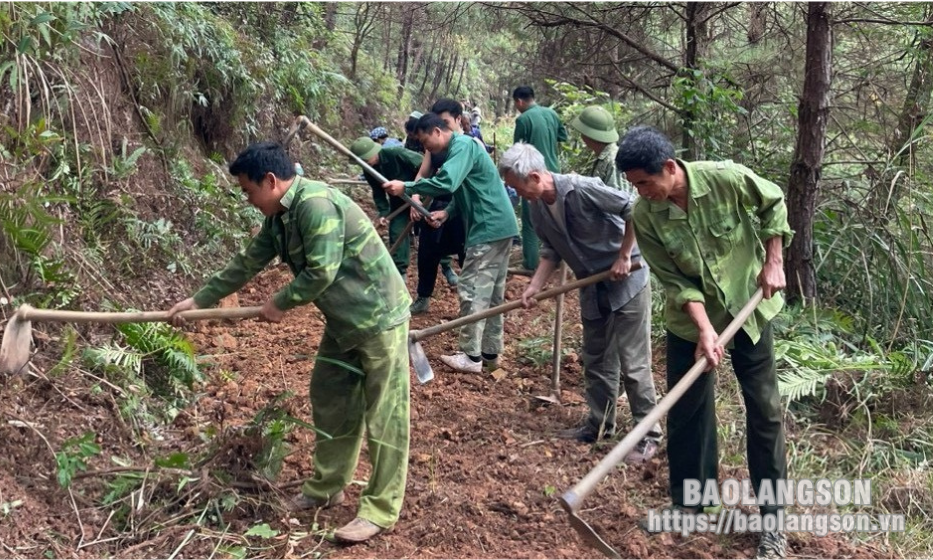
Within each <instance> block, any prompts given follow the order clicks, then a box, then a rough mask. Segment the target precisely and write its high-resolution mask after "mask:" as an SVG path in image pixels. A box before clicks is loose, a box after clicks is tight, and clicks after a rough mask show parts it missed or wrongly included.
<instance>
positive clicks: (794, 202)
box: [786, 2, 832, 302]
mask: <svg viewBox="0 0 933 560" xmlns="http://www.w3.org/2000/svg"><path fill="white" fill-rule="evenodd" d="M807 9H808V13H807V57H806V66H805V77H804V82H803V93H802V94H801V96H800V104H799V106H798V115H799V118H798V128H797V145H796V147H795V148H794V159H793V161H792V163H791V166H790V182H789V184H788V187H787V210H788V221H789V223H790V227H791V229H793V230H794V232H795V234H794V240H793V242H792V243H791V246H790V250H789V251H788V254H787V259H786V270H787V291H786V294H787V299H788V301H789V302H797V301H800V300H801V298H803V299H804V300H810V299H812V298H815V297H816V269H815V267H814V262H813V214H814V212H815V209H816V195H817V192H818V189H819V183H820V174H821V172H822V165H823V155H824V152H825V150H826V124H827V121H828V119H829V101H830V86H831V80H832V29H831V24H830V21H829V3H828V2H811V3H809V4H808V6H807Z"/></svg>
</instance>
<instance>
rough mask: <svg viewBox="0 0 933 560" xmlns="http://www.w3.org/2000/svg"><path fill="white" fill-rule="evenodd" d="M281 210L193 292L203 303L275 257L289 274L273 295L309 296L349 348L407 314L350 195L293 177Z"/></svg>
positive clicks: (292, 299)
mask: <svg viewBox="0 0 933 560" xmlns="http://www.w3.org/2000/svg"><path fill="white" fill-rule="evenodd" d="M281 202H282V205H283V206H285V208H286V210H285V211H284V212H281V213H279V214H276V215H275V216H272V217H267V218H266V219H265V221H264V222H263V225H262V229H261V230H260V231H259V233H258V234H256V236H255V237H253V239H251V240H250V241H249V243H247V245H246V247H245V248H244V249H243V250H241V251H240V252H239V253H237V255H236V256H234V257H233V258H232V259H231V260H230V262H229V263H227V266H226V267H225V268H224V269H223V270H221V271H220V272H218V273H216V274H214V276H212V277H211V279H210V280H209V281H208V282H207V284H205V286H204V287H203V288H201V290H200V291H198V292H197V293H196V294H195V295H194V300H195V302H196V303H197V304H198V306H199V307H210V306H212V305H214V304H216V303H217V302H218V301H219V300H220V299H221V298H223V297H224V296H227V295H229V294H231V293H233V292H235V291H237V290H239V289H240V288H242V287H243V286H244V285H245V284H246V283H247V282H248V281H249V280H250V279H251V278H252V277H253V276H255V275H256V274H257V273H258V272H259V271H260V270H262V269H263V268H264V267H265V266H266V265H267V264H269V262H270V261H272V259H274V258H275V257H279V258H280V259H282V262H284V263H285V264H287V265H288V267H289V268H290V269H291V271H292V273H293V274H294V275H295V278H294V279H293V280H292V281H291V283H290V284H288V285H287V286H285V287H284V288H282V289H281V290H279V292H278V293H276V294H275V296H274V297H273V300H274V302H275V305H276V306H277V307H278V308H279V309H282V310H287V309H291V308H293V307H296V306H298V305H303V304H306V303H311V302H314V304H315V305H316V306H317V308H318V309H320V310H321V312H322V313H323V314H324V317H325V319H326V323H327V325H326V332H327V334H329V335H330V336H331V337H333V338H334V339H335V340H336V341H337V344H338V345H339V346H340V347H341V348H342V349H344V350H349V349H351V348H353V347H354V346H356V345H357V344H359V343H360V342H362V341H363V340H366V339H367V338H369V337H371V336H373V335H374V334H376V333H379V332H382V331H384V330H386V329H388V328H391V327H394V326H397V325H399V324H401V323H403V322H405V321H406V320H407V319H408V318H409V313H408V306H409V305H410V304H411V297H410V296H409V295H408V289H407V287H406V286H405V282H404V281H403V280H402V277H401V275H399V273H398V271H397V270H396V269H395V265H394V264H393V263H392V258H391V257H390V256H389V251H388V250H387V249H386V247H385V245H384V244H383V243H382V240H381V239H379V235H378V234H377V233H376V230H375V228H373V225H372V223H371V222H370V220H369V218H368V217H367V216H366V214H364V213H363V211H362V210H361V209H360V207H359V206H357V205H356V203H355V202H353V201H352V200H350V198H348V197H347V196H346V195H344V194H342V193H341V192H340V191H338V190H337V189H333V188H330V187H329V186H327V184H325V183H322V182H320V181H310V180H308V179H304V178H300V177H296V178H295V181H294V182H293V183H292V186H291V187H290V188H289V190H288V192H286V193H285V196H284V197H283V198H282V201H281Z"/></svg>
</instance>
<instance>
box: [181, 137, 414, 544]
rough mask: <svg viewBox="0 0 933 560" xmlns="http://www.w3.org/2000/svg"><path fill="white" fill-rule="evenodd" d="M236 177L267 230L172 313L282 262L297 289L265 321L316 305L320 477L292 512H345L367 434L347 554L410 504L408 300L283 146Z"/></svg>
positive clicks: (270, 304) (264, 151)
mask: <svg viewBox="0 0 933 560" xmlns="http://www.w3.org/2000/svg"><path fill="white" fill-rule="evenodd" d="M230 173H231V174H232V175H234V176H236V177H237V180H238V181H239V183H240V186H241V188H242V189H243V193H244V194H245V195H246V199H247V201H248V202H249V203H250V204H252V205H253V206H255V207H256V208H258V209H259V211H260V212H262V214H263V215H264V216H265V220H264V221H263V225H262V229H260V231H259V233H258V234H256V236H255V237H253V239H252V240H250V241H249V243H247V245H246V247H245V248H244V249H242V250H241V251H240V252H239V253H238V254H237V255H236V256H234V257H233V258H232V259H231V260H230V262H229V263H228V264H227V266H226V267H225V268H224V269H223V270H221V271H220V272H218V273H216V274H214V275H213V276H212V277H211V278H210V280H208V282H207V284H205V285H204V287H203V288H201V289H200V290H199V291H198V292H197V293H195V294H194V296H193V297H190V298H188V299H186V300H184V301H181V302H179V303H177V304H176V305H175V306H174V307H172V309H171V310H170V313H171V315H172V316H174V315H175V314H176V313H178V312H180V311H186V310H189V309H197V308H202V307H209V306H212V305H215V304H216V303H217V302H218V301H219V300H220V299H221V298H223V297H224V296H226V295H228V294H231V293H233V292H236V291H237V290H239V289H240V288H241V287H243V286H244V285H245V284H246V283H247V282H248V281H249V280H250V279H251V278H252V277H253V276H255V275H256V274H257V273H258V272H259V271H261V270H262V269H263V268H264V267H265V266H266V265H267V264H268V263H270V262H271V261H272V260H273V259H274V258H275V257H279V258H280V259H281V260H282V262H284V263H285V264H287V265H288V267H289V268H290V269H291V271H292V273H293V274H294V275H295V278H294V279H293V280H292V281H291V283H289V284H288V285H287V286H285V287H283V288H282V289H281V290H279V291H278V292H277V293H276V294H275V295H274V296H272V298H270V299H269V300H268V301H266V303H265V304H264V305H263V306H262V311H261V313H260V318H261V319H263V320H266V321H272V322H278V321H280V320H281V319H282V317H283V315H284V314H285V312H286V311H288V310H289V309H292V308H293V307H296V306H299V305H304V304H307V303H312V302H313V303H314V304H315V305H316V306H317V308H318V309H320V310H321V312H322V313H323V314H324V318H325V322H326V326H325V329H324V335H323V337H322V338H321V343H320V346H319V348H318V355H317V359H316V360H315V364H314V372H313V373H312V376H311V389H310V396H311V411H312V416H313V419H314V424H315V428H316V430H317V431H318V436H317V438H316V440H317V441H316V443H315V448H314V475H313V476H312V477H311V478H310V479H309V480H307V481H305V483H304V486H303V487H302V489H301V494H299V495H298V496H296V497H295V498H293V499H292V500H291V502H290V504H289V506H290V507H291V508H292V509H295V510H298V509H311V508H322V507H328V506H332V505H336V504H339V503H341V502H342V501H343V500H344V492H343V489H344V488H345V487H346V486H347V485H348V484H349V483H350V482H351V480H353V474H354V471H355V470H356V464H357V461H358V459H359V454H360V446H361V444H362V438H363V429H364V427H365V429H366V434H367V442H368V448H369V457H370V462H371V463H372V474H371V475H370V477H369V483H368V484H367V485H366V488H365V489H364V490H363V492H362V495H361V497H360V505H359V511H358V514H357V517H356V519H354V520H353V521H351V522H350V523H348V524H347V525H345V526H344V527H342V528H340V529H339V530H337V532H336V533H335V537H336V538H337V539H338V540H339V541H342V542H348V543H355V542H363V541H365V540H367V539H369V538H371V537H373V536H375V535H377V534H379V533H380V532H382V531H384V530H385V529H387V528H389V527H391V526H392V525H394V524H395V522H396V521H397V520H398V516H399V511H400V509H401V507H402V500H403V498H404V496H405V480H406V477H407V475H408V447H409V380H408V376H409V371H408V346H407V340H408V319H409V314H408V306H409V304H410V303H411V298H410V297H409V296H408V290H407V289H406V287H405V283H404V281H403V280H402V277H401V276H400V275H399V273H398V271H396V270H395V267H394V266H393V265H392V259H391V258H390V257H389V252H388V251H387V250H386V247H385V245H384V244H383V243H382V241H381V240H380V239H379V235H378V234H377V233H376V230H375V229H374V228H373V225H372V223H371V222H370V220H369V218H368V217H367V216H366V214H364V213H363V211H362V210H361V209H360V207H359V206H357V205H356V204H355V203H354V202H353V201H352V200H350V199H349V198H348V197H347V196H345V195H343V194H342V193H341V192H340V191H338V190H336V189H332V188H330V187H328V186H327V185H326V184H325V183H321V182H318V181H310V180H308V179H305V178H303V177H296V176H295V171H294V166H293V164H292V162H291V160H290V159H289V157H288V155H287V154H286V153H285V151H284V150H283V149H282V147H281V146H279V145H278V144H275V143H272V142H263V143H259V144H253V145H251V146H249V147H248V148H247V149H246V150H244V151H243V152H242V153H241V154H240V155H239V156H238V157H237V159H236V161H234V162H233V163H232V164H231V165H230ZM174 322H175V323H176V324H177V323H180V322H183V321H182V320H181V318H180V317H175V321H174Z"/></svg>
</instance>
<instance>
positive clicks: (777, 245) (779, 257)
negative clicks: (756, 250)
mask: <svg viewBox="0 0 933 560" xmlns="http://www.w3.org/2000/svg"><path fill="white" fill-rule="evenodd" d="M764 245H765V264H770V265H775V266H784V246H783V238H782V237H781V236H780V235H775V236H774V237H771V238H769V239H766V240H765V243H764Z"/></svg>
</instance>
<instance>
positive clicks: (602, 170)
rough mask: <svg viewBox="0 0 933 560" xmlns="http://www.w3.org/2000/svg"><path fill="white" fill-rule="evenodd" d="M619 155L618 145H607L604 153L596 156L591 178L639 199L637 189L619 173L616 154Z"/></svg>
mask: <svg viewBox="0 0 933 560" xmlns="http://www.w3.org/2000/svg"><path fill="white" fill-rule="evenodd" d="M618 153H619V146H618V145H617V144H606V147H605V148H603V151H602V152H600V153H599V155H597V156H596V161H595V162H593V169H592V170H591V171H590V176H592V177H597V178H599V179H601V180H602V182H603V183H604V184H605V185H606V186H607V187H612V188H614V189H616V190H620V191H624V192H625V193H626V194H628V195H630V196H632V197H638V193H637V192H636V191H635V187H634V186H632V184H631V183H629V182H628V181H626V180H625V177H623V176H622V174H621V173H619V169H618V168H617V167H616V154H618Z"/></svg>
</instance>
